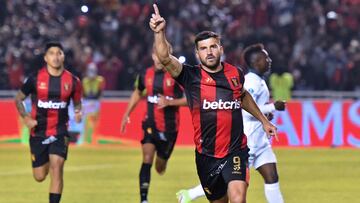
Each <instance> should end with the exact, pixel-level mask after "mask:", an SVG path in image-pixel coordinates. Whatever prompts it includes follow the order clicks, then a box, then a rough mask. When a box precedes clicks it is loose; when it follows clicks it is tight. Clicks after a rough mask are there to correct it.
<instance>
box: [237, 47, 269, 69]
mask: <svg viewBox="0 0 360 203" xmlns="http://www.w3.org/2000/svg"><path fill="white" fill-rule="evenodd" d="M263 49H264V45H263V44H261V43H258V44H253V45H250V46H248V47H246V48H245V49H244V51H243V54H242V55H243V59H244V61H245V64H246V65H247V66H248V67H250V66H251V62H252V57H253V55H254V54H256V53H258V52H261V51H262V50H263Z"/></svg>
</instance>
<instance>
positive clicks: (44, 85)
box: [39, 82, 47, 90]
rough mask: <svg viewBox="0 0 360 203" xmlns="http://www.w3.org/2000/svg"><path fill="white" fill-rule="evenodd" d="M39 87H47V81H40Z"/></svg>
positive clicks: (42, 88)
mask: <svg viewBox="0 0 360 203" xmlns="http://www.w3.org/2000/svg"><path fill="white" fill-rule="evenodd" d="M39 89H41V90H44V89H47V86H46V83H45V82H40V83H39Z"/></svg>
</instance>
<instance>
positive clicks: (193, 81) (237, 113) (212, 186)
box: [149, 4, 277, 203]
mask: <svg viewBox="0 0 360 203" xmlns="http://www.w3.org/2000/svg"><path fill="white" fill-rule="evenodd" d="M154 10H155V13H154V14H152V17H151V19H150V22H149V25H150V28H151V29H152V30H153V32H154V39H155V51H156V54H157V56H158V57H159V60H160V62H161V63H162V64H163V65H164V66H165V68H166V70H167V71H168V72H169V73H170V75H171V76H172V77H173V78H175V80H176V81H177V82H179V83H180V84H181V85H182V86H183V87H184V89H185V94H186V98H187V101H188V106H189V108H190V111H191V114H192V120H193V126H194V132H195V135H194V141H195V145H196V154H195V155H196V166H197V173H198V176H199V178H200V182H201V185H202V187H203V190H204V191H205V193H206V197H207V198H208V200H209V201H210V202H216V203H222V202H224V203H225V202H228V201H229V200H230V202H232V203H240V202H246V191H247V187H248V179H249V170H248V156H249V154H248V151H249V149H248V147H247V141H246V136H245V135H244V132H243V120H242V113H241V109H242V108H243V109H245V110H246V111H248V112H249V113H251V114H252V115H253V116H254V117H255V118H256V119H257V120H259V121H260V122H261V123H262V126H263V128H264V131H265V132H266V133H267V134H268V136H277V132H276V127H275V126H273V125H272V124H271V123H270V122H269V121H268V120H267V118H266V117H265V116H264V115H263V114H262V113H261V111H260V110H259V108H258V107H257V105H256V103H255V102H254V100H253V99H252V97H251V95H250V94H249V93H248V92H247V91H246V90H245V89H244V88H243V84H244V75H243V73H242V71H241V70H240V69H238V68H236V67H234V66H232V65H230V64H228V63H226V62H220V58H221V56H222V54H223V47H222V46H221V43H220V37H219V35H217V34H216V33H214V32H211V31H204V32H201V33H199V34H197V35H196V38H195V54H196V57H197V58H198V59H199V61H200V64H199V65H197V66H190V65H183V64H181V63H180V62H179V61H178V60H177V59H176V58H175V57H174V56H172V55H171V54H170V52H169V43H168V42H167V40H166V37H165V31H164V30H165V24H166V23H165V20H164V18H162V17H161V16H160V12H159V9H158V7H157V6H156V4H154Z"/></svg>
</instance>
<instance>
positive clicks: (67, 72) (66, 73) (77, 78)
mask: <svg viewBox="0 0 360 203" xmlns="http://www.w3.org/2000/svg"><path fill="white" fill-rule="evenodd" d="M63 75H64V76H70V77H71V78H72V79H73V80H75V81H77V82H80V78H79V77H78V76H76V75H75V74H73V73H72V72H70V71H68V70H66V69H65V70H64V74H63Z"/></svg>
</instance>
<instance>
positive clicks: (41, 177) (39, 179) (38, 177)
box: [34, 174, 47, 183]
mask: <svg viewBox="0 0 360 203" xmlns="http://www.w3.org/2000/svg"><path fill="white" fill-rule="evenodd" d="M46 175H47V174H34V179H35V180H36V181H37V182H39V183H40V182H43V181H44V180H45V179H46Z"/></svg>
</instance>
